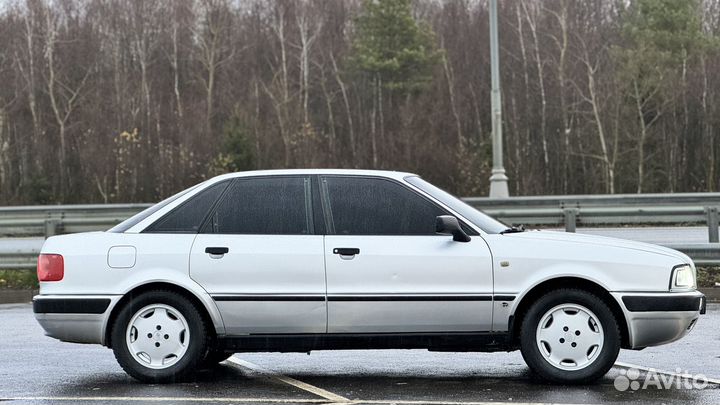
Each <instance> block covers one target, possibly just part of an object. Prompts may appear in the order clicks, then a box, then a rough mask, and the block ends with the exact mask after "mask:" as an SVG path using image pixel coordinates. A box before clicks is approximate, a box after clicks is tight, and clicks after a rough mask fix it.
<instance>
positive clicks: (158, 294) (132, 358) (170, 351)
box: [111, 290, 210, 383]
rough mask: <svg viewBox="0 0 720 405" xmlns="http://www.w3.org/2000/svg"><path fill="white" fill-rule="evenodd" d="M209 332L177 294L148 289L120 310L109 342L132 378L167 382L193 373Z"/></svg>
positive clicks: (186, 301)
mask: <svg viewBox="0 0 720 405" xmlns="http://www.w3.org/2000/svg"><path fill="white" fill-rule="evenodd" d="M209 330H210V328H209V327H208V325H207V324H206V322H205V320H204V318H203V316H202V315H201V313H200V310H199V309H198V308H197V307H196V306H195V305H193V303H192V302H190V301H189V300H188V299H187V298H185V297H184V296H183V295H181V294H178V293H176V292H173V291H166V290H154V291H147V292H144V293H142V294H140V295H138V296H137V297H134V298H132V299H131V300H130V301H129V302H128V303H127V304H126V305H125V306H124V307H123V308H122V309H121V310H120V312H119V313H118V316H117V318H116V319H115V322H114V323H113V327H112V335H111V342H112V348H113V352H114V353H115V358H116V359H117V361H118V363H119V364H120V366H121V367H122V368H123V369H124V370H125V371H126V372H127V373H128V374H130V375H131V376H132V377H134V378H136V379H137V380H139V381H142V382H146V383H169V382H176V381H182V380H184V379H185V378H186V377H188V376H189V375H191V374H192V373H193V371H194V370H196V369H197V367H198V366H199V364H200V362H201V361H202V359H203V357H204V356H203V355H204V354H205V353H207V351H208V345H209V342H210V339H209V333H208V331H209Z"/></svg>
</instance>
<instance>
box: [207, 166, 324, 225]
mask: <svg viewBox="0 0 720 405" xmlns="http://www.w3.org/2000/svg"><path fill="white" fill-rule="evenodd" d="M311 214H312V209H311V205H310V180H309V178H307V177H260V178H246V179H237V180H235V182H233V184H232V185H231V186H230V188H229V189H228V191H227V192H226V193H225V195H224V196H223V198H222V201H220V203H219V204H218V206H217V208H216V209H215V212H214V213H213V215H212V218H211V222H210V223H209V226H208V230H207V232H213V233H223V234H254V235H258V234H260V235H283V234H284V235H304V234H310V233H312V220H311V218H312V217H311Z"/></svg>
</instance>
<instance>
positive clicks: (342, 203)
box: [321, 176, 493, 333]
mask: <svg viewBox="0 0 720 405" xmlns="http://www.w3.org/2000/svg"><path fill="white" fill-rule="evenodd" d="M321 190H322V194H323V210H324V212H325V216H326V222H327V224H328V228H329V229H328V235H327V236H326V237H325V262H326V271H327V294H328V332H330V333H411V332H413V333H415V332H452V331H465V332H468V331H489V330H490V329H491V325H492V292H493V290H492V262H491V257H490V251H489V248H488V247H487V245H486V244H485V242H484V241H483V239H482V238H480V237H479V236H477V234H475V236H472V239H471V241H470V242H466V243H464V242H454V241H453V240H452V237H450V236H446V235H437V234H436V233H435V219H436V217H437V216H438V215H446V214H448V212H447V211H446V210H445V209H443V208H441V207H440V206H438V205H437V204H435V203H434V202H432V201H430V200H429V199H427V198H425V197H424V196H422V195H420V194H419V193H417V192H416V191H414V190H412V189H411V188H409V187H407V186H406V185H404V184H401V183H400V182H397V181H394V180H391V179H386V178H375V177H358V176H324V177H322V179H321ZM467 229H468V231H470V228H467Z"/></svg>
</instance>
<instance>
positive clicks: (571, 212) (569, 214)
mask: <svg viewBox="0 0 720 405" xmlns="http://www.w3.org/2000/svg"><path fill="white" fill-rule="evenodd" d="M577 214H578V210H577V209H576V208H565V209H563V216H564V218H565V232H575V228H576V227H577Z"/></svg>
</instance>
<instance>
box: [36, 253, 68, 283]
mask: <svg viewBox="0 0 720 405" xmlns="http://www.w3.org/2000/svg"><path fill="white" fill-rule="evenodd" d="M64 275H65V261H64V260H63V257H62V256H61V255H55V254H41V255H40V256H39V257H38V262H37V277H38V280H40V281H60V280H62V279H63V276H64Z"/></svg>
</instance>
